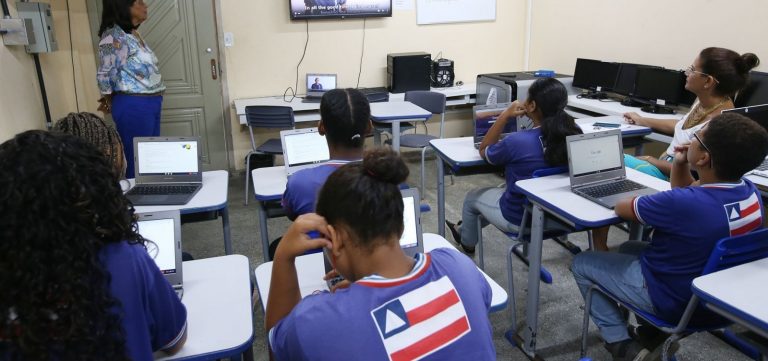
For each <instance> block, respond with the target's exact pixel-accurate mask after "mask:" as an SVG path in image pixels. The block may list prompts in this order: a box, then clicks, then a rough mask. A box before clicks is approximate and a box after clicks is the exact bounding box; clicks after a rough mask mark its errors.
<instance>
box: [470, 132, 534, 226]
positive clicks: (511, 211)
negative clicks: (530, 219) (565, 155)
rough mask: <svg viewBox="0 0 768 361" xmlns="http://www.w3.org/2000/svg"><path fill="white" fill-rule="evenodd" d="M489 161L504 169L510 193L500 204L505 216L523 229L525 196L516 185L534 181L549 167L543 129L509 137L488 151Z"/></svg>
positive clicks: (503, 196) (505, 195) (486, 151)
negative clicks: (539, 171)
mask: <svg viewBox="0 0 768 361" xmlns="http://www.w3.org/2000/svg"><path fill="white" fill-rule="evenodd" d="M485 159H486V160H487V161H488V162H489V163H491V164H493V165H499V166H504V174H505V176H506V179H507V189H506V191H505V192H504V195H502V196H501V201H500V202H499V206H500V208H501V214H502V215H503V216H504V219H506V220H507V221H509V222H510V223H512V224H517V225H519V224H520V222H521V220H522V218H523V204H524V202H525V196H524V195H523V194H522V193H520V192H518V191H517V189H515V182H517V181H520V180H525V179H529V178H531V176H532V175H533V172H534V171H535V170H537V169H542V168H547V167H549V165H547V162H546V161H545V160H544V146H543V143H542V139H541V128H534V129H531V130H527V131H522V132H515V133H511V134H509V135H507V136H506V137H505V138H504V139H502V140H501V141H500V142H498V143H496V144H493V145H491V146H489V147H488V148H486V149H485Z"/></svg>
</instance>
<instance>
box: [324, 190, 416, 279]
mask: <svg viewBox="0 0 768 361" xmlns="http://www.w3.org/2000/svg"><path fill="white" fill-rule="evenodd" d="M400 193H401V194H402V195H403V235H402V236H400V248H402V249H403V252H405V254H407V255H408V256H410V257H413V256H415V255H416V254H417V253H424V239H423V234H422V232H421V199H420V198H419V189H418V188H409V189H401V190H400ZM323 254H324V256H323V263H324V265H325V273H326V274H327V273H328V272H330V271H331V270H332V269H333V266H332V265H331V262H330V261H329V260H328V253H327V252H326V251H325V250H324V251H323ZM342 280H343V278H342V277H336V278H333V279H330V280H328V288H331V287H332V286H333V285H335V284H336V283H338V282H341V281H342Z"/></svg>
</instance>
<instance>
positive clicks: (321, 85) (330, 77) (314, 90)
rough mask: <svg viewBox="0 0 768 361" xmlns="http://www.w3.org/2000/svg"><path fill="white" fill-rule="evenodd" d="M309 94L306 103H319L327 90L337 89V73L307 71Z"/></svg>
mask: <svg viewBox="0 0 768 361" xmlns="http://www.w3.org/2000/svg"><path fill="white" fill-rule="evenodd" d="M306 79H307V83H306V84H307V96H306V97H305V98H304V100H303V102H304V103H319V102H320V99H322V98H323V94H325V92H327V91H329V90H332V89H336V74H317V73H307V78H306Z"/></svg>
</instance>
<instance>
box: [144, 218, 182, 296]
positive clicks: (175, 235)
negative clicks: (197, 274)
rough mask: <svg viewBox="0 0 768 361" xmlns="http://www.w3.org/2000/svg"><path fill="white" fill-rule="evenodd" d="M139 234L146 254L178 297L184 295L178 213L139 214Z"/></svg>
mask: <svg viewBox="0 0 768 361" xmlns="http://www.w3.org/2000/svg"><path fill="white" fill-rule="evenodd" d="M138 216H139V221H138V222H137V224H138V231H139V234H140V235H141V236H142V237H144V238H146V239H147V240H149V241H151V242H147V253H149V256H150V257H152V259H153V260H155V263H156V264H157V267H158V268H159V269H160V272H162V273H163V276H165V279H166V280H167V281H168V283H170V284H171V286H172V287H173V290H174V291H176V294H177V295H179V298H181V296H182V295H183V294H184V287H183V274H182V267H181V264H182V259H181V219H180V218H179V211H178V210H175V211H162V212H147V213H139V214H138Z"/></svg>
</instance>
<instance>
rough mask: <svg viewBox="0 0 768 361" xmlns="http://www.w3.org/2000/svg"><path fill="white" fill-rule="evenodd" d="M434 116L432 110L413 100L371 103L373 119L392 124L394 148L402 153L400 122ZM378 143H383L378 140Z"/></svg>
mask: <svg viewBox="0 0 768 361" xmlns="http://www.w3.org/2000/svg"><path fill="white" fill-rule="evenodd" d="M431 117H432V112H430V111H428V110H424V109H423V108H421V107H419V106H418V105H416V104H413V103H411V102H406V101H402V102H382V103H371V120H372V121H374V122H376V123H386V124H391V125H392V149H393V150H394V151H395V152H398V153H400V123H401V122H405V121H417V122H423V121H426V120H427V119H429V118H431ZM377 143H381V140H378V141H377Z"/></svg>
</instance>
